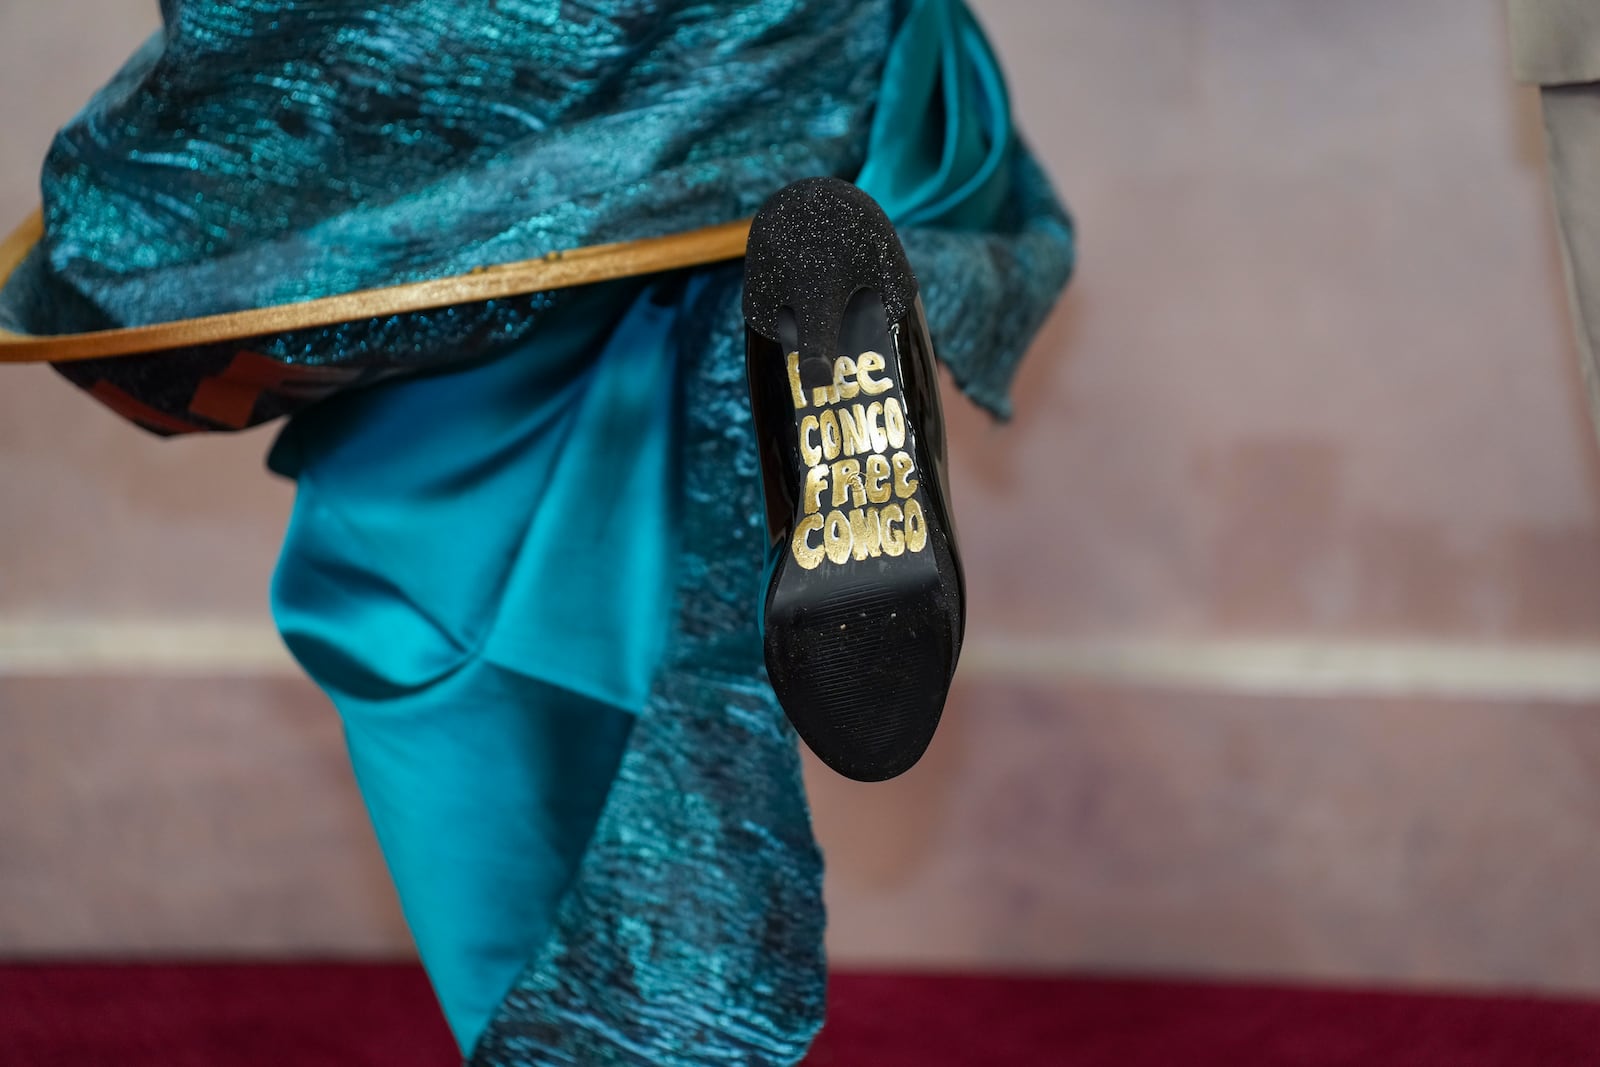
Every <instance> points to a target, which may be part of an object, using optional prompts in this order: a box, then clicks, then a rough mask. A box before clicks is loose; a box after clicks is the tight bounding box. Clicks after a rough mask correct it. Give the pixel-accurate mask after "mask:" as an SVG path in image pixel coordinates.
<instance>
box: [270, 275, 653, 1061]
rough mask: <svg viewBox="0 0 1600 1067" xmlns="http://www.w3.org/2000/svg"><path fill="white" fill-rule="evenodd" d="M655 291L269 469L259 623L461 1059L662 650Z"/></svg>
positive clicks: (295, 436) (567, 853) (622, 299)
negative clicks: (328, 708)
mask: <svg viewBox="0 0 1600 1067" xmlns="http://www.w3.org/2000/svg"><path fill="white" fill-rule="evenodd" d="M667 288H668V290H670V287H667ZM663 291H664V287H663V286H660V285H657V286H651V287H649V288H644V287H641V286H637V285H611V286H604V287H599V288H597V289H595V290H594V291H592V292H587V293H585V294H583V296H582V298H581V299H580V300H579V301H577V302H576V303H575V304H573V305H572V306H571V307H570V309H569V310H568V313H567V314H564V315H561V316H554V317H552V318H551V319H549V320H547V321H546V322H545V323H544V324H543V325H542V326H541V328H540V329H539V330H538V331H537V332H536V333H535V334H534V336H533V337H531V338H530V339H528V340H527V341H524V342H522V343H520V344H519V345H518V346H517V347H516V348H514V349H512V350H510V351H508V352H505V353H503V354H501V355H500V356H499V357H498V358H496V359H493V360H490V361H488V362H485V363H483V364H482V365H480V366H477V367H474V368H471V369H465V370H460V371H458V372H455V373H450V374H443V375H436V376H429V377H422V378H414V379H410V380H406V381H402V382H397V383H394V384H391V385H387V386H382V387H378V388H373V389H369V390H363V391H357V392H352V393H349V394H345V395H344V396H342V397H340V398H338V399H336V400H334V401H332V402H330V403H326V404H323V405H319V406H318V407H316V408H313V409H311V410H310V411H308V412H307V413H305V414H303V415H300V416H298V417H296V418H295V419H294V420H293V421H292V422H291V423H290V424H289V425H288V427H287V428H286V430H285V431H284V433H283V434H282V435H281V436H280V438H279V441H278V443H277V446H276V447H275V448H274V450H273V453H272V456H271V463H272V465H273V467H274V468H275V469H276V470H277V471H279V472H280V473H282V474H285V475H288V476H290V477H294V478H296V479H298V482H299V490H298V494H297V498H296V504H295V509H294V515H293V519H292V521H291V524H290V528H289V531H288V534H287V536H286V538H285V542H284V548H283V555H282V561H281V563H280V565H279V568H278V573H277V576H276V580H275V582H274V588H273V610H274V613H275V615H276V617H277V620H278V625H279V628H280V629H281V631H282V633H283V635H284V638H285V640H286V641H287V643H288V644H289V647H290V648H291V649H292V650H293V651H294V653H295V655H296V656H297V657H298V658H299V660H300V662H301V664H302V665H303V666H304V667H305V669H306V670H307V672H308V673H309V674H310V675H311V676H312V677H313V678H315V679H316V680H317V682H318V684H319V685H321V686H322V688H323V689H324V690H325V691H326V692H327V693H328V694H329V695H330V696H331V697H332V698H333V699H334V702H335V703H336V704H337V705H338V708H339V710H340V713H341V714H342V715H343V717H344V722H345V732H346V737H347V740H348V744H349V749H350V756H351V761H352V763H353V765H354V767H355V772H356V778H357V781H358V783H359V784H360V786H361V791H362V794H363V795H364V797H365V798H366V801H367V806H368V810H369V811H370V813H371V816H372V822H373V826H374V828H375V830H376V832H377V836H378V841H379V843H380V845H381V846H382V847H383V850H384V853H385V855H386V856H387V858H388V861H389V866H390V869H391V871H392V873H393V876H394V881H395V885H396V887H397V888H398V890H399V893H400V899H401V903H402V905H403V906H404V909H405V914H406V918H407V921H408V923H409V925H410V927H411V931H412V934H413V936H414V938H415V940H416V943H417V947H418V949H419V952H420V954H421V956H422V959H423V962H424V963H425V964H426V966H427V968H428V971H429V974H430V976H431V978H432V980H433V983H434V988H435V990H436V991H437V993H438V996H439V1000H440V1003H441V1005H442V1007H443V1008H444V1011H445V1015H446V1017H447V1018H448V1019H449V1021H450V1024H451V1027H452V1028H453V1029H454V1031H455V1033H456V1035H457V1037H458V1039H459V1041H460V1043H461V1045H462V1047H463V1048H466V1049H470V1048H471V1047H472V1044H473V1043H474V1042H475V1041H476V1039H477V1036H478V1034H479V1033H480V1032H481V1031H482V1029H483V1027H484V1025H485V1024H486V1023H487V1021H488V1018H489V1016H490V1015H491V1013H492V1012H493V1010H494V1009H495V1007H496V1006H497V1005H498V1004H499V1002H500V1000H501V999H502V998H503V997H504V996H505V993H506V991H507V989H509V988H510V985H511V982H512V980H513V979H514V978H515V977H516V975H517V973H518V972H519V971H520V970H521V968H522V966H523V965H524V964H525V963H526V962H527V960H528V958H529V957H530V956H531V955H532V954H533V952H534V950H535V949H536V948H537V947H538V945H539V944H540V942H541V941H542V940H543V938H544V937H545V936H546V935H547V934H548V932H549V927H550V921H551V917H552V916H553V914H554V911H555V905H556V902H557V901H558V900H559V898H560V895H561V893H562V892H563V891H564V890H565V889H566V886H567V883H568V881H569V880H570V878H571V876H572V872H573V871H574V870H576V868H577V864H578V860H579V859H580V857H581V855H582V850H583V847H584V845H585V844H586V843H587V841H588V837H589V833H590V831H591V830H592V828H593V825H594V822H595V820H596V818H597V817H598V815H599V810H600V805H601V803H602V802H603V801H604V799H605V795H606V791H607V790H608V788H609V786H610V782H611V778H612V776H613V775H614V774H615V771H616V766H617V761H618V759H619V758H620V756H621V750H622V745H623V743H624V740H625V739H626V737H627V733H628V726H629V725H630V724H631V722H632V714H634V713H636V712H638V711H639V710H640V709H641V708H642V707H643V706H644V702H645V697H646V695H647V694H648V692H649V687H650V683H651V680H652V676H653V673H654V670H655V667H656V664H657V663H658V662H659V659H660V655H661V650H662V647H663V645H664V643H665V640H666V635H667V629H668V622H669V614H668V612H669V610H670V607H671V593H672V584H671V574H672V570H671V563H672V560H671V554H672V551H673V549H674V541H673V531H674V529H675V522H674V518H675V516H676V514H677V510H678V503H677V494H676V490H677V485H678V483H677V479H676V477H675V472H674V467H675V464H674V462H673V451H674V435H675V425H674V419H673V408H674V401H675V391H676V381H677V376H676V366H677V360H676V356H675V352H674V350H673V348H672V346H671V344H670V343H669V340H668V339H669V338H670V336H671V326H672V320H673V317H674V314H675V312H674V310H673V308H672V307H671V306H670V305H668V306H663V302H662V301H661V295H662V293H663Z"/></svg>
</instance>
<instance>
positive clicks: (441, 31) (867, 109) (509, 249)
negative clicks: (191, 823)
mask: <svg viewBox="0 0 1600 1067" xmlns="http://www.w3.org/2000/svg"><path fill="white" fill-rule="evenodd" d="M163 11H164V13H165V15H166V21H167V28H166V30H165V32H164V33H163V34H162V35H160V36H159V37H158V38H157V39H155V40H154V41H152V42H151V43H150V45H148V46H147V47H146V48H145V49H144V50H143V51H142V52H141V53H140V54H139V55H138V56H136V57H135V58H134V60H133V61H131V62H130V64H129V66H128V68H127V69H126V70H125V71H124V72H122V74H120V75H119V76H118V77H117V79H116V80H115V81H113V83H112V84H111V85H110V86H108V87H107V89H106V90H104V91H103V92H102V93H101V94H100V96H98V97H97V98H96V99H95V100H94V101H93V102H92V103H91V104H90V106H89V107H88V108H87V109H86V110H85V112H84V113H83V114H82V115H81V116H79V118H78V119H76V120H75V121H74V122H73V123H72V124H71V125H70V126H69V127H68V128H67V129H66V130H64V131H63V133H62V135H61V137H60V138H58V140H57V142H56V145H55V147H54V148H53V150H52V152H51V155H50V157H49V159H48V160H47V163H46V169H45V180H44V188H45V197H46V217H47V239H46V241H45V243H44V244H43V246H42V247H41V249H40V251H39V253H38V254H36V255H35V256H34V257H33V258H32V259H31V260H30V261H29V263H28V264H27V265H26V266H25V268H24V270H23V271H22V272H20V273H19V275H18V276H17V278H16V279H15V280H14V282H13V284H12V285H10V286H8V287H7V289H6V290H5V291H4V292H0V319H3V320H4V321H6V322H8V323H10V324H11V325H13V326H17V327H21V328H25V329H30V330H33V331H36V332H49V331H52V330H71V329H85V328H92V327H95V326H101V325H108V324H117V323H124V324H128V323H138V322H148V321H156V320H160V319H165V318H172V317H182V316H186V315H195V314H203V313H207V312H214V311H224V310H233V309H237V308H242V307H251V306H257V305H260V304H264V303H269V302H274V301H280V300H286V299H298V298H304V297H314V296H323V295H329V294H331V293H335V292H339V291H343V290H346V289H350V288H356V287H361V286H368V285H381V284H391V283H394V282H399V281H407V280H417V279H422V278H428V277H437V276H441V275H446V274H451V273H456V272H459V271H461V270H464V269H470V268H471V267H473V266H477V265H481V264H484V263H492V262H500V261H505V260H511V259H520V258H529V257H532V256H536V255H539V254H543V253H545V252H548V251H551V250H554V249H560V248H568V247H574V246H577V245H581V244H587V243H591V242H594V241H601V240H615V239H628V238H635V237H642V236H649V235H654V234H659V233H665V232H672V231H676V230H681V229H686V228H690V227H693V226H699V225H706V224H710V223H715V222H722V221H727V220H729V219H732V218H737V217H740V216H742V215H747V214H749V213H750V212H752V211H753V210H754V209H755V207H757V206H758V205H759V203H760V202H761V200H762V199H764V198H765V196H766V195H767V194H769V193H770V192H771V191H773V190H774V189H776V188H777V187H778V186H780V185H782V184H783V183H785V182H787V181H789V180H792V179H795V178H799V177H804V176H809V175H815V174H835V175H839V176H843V177H854V178H855V179H856V180H857V181H858V182H859V183H860V184H861V185H862V186H863V187H864V188H866V189H867V190H868V191H869V192H871V193H873V195H875V196H877V197H878V198H879V199H880V200H881V201H882V202H883V203H884V204H885V206H886V207H887V208H888V210H889V211H890V213H891V216H892V217H893V218H895V220H896V221H897V223H899V224H900V226H901V229H902V237H903V239H904V241H905V244H906V246H907V250H908V252H909V253H910V255H911V259H912V262H913V265H914V267H915V268H916V270H917V272H918V275H919V278H920V280H921V283H922V290H923V298H924V303H925V304H926V307H927V310H928V314H929V319H930V323H931V326H932V329H933V336H934V340H935V343H936V345H937V346H938V348H939V353H940V356H941V358H942V359H943V360H944V361H945V362H946V363H947V365H949V366H950V368H951V370H952V371H953V372H954V375H955V378H956V381H957V383H958V384H959V385H960V386H961V387H962V388H963V389H964V390H965V391H966V392H967V393H968V395H969V396H971V397H973V398H974V399H975V400H977V401H978V402H979V403H981V404H983V405H984V406H985V407H987V408H989V409H990V410H991V411H994V412H996V413H997V414H1004V413H1005V412H1006V410H1007V404H1006V389H1007V385H1008V383H1009V380H1010V376H1011V373H1012V371H1013V369H1014V367H1015V365H1016V362H1017V360H1018V359H1019V358H1020V357H1021V355H1022V352H1023V350H1024V349H1025V347H1026V345H1027V343H1028V341H1029V339H1030V338H1031V337H1032V335H1033V333H1034V331H1035V330H1036V329H1037V327H1038V325H1039V323H1040V322H1041V321H1042V319H1043V317H1044V315H1045V313H1046V311H1047V310H1048V308H1049V305H1050V304H1051V302H1052V300H1053V299H1054V297H1055V294H1056V293H1057V291H1058V290H1059V289H1060V287H1061V285H1062V284H1063V283H1064V281H1065V279H1066V276H1067V273H1068V271H1069V269H1070V266H1071V261H1072V241H1071V231H1070V227H1069V224H1068V222H1067V220H1066V217H1065V215H1064V214H1063V212H1062V210H1061V209H1060V207H1059V205H1058V204H1057V203H1056V201H1055V199H1054V197H1053V195H1052V193H1051V191H1050V188H1049V185H1048V183H1047V181H1046V180H1045V179H1044V177H1043V176H1042V174H1041V173H1040V172H1039V170H1038V168H1037V167H1036V165H1035V164H1034V163H1033V161H1032V159H1031V158H1030V157H1029V156H1028V154H1027V152H1026V151H1025V150H1024V148H1023V147H1022V146H1021V144H1020V143H1019V142H1018V141H1017V139H1016V137H1015V135H1014V133H1013V131H1012V129H1011V116H1010V111H1009V104H1008V102H1007V100H1006V97H1005V89H1004V84H1003V80H1002V78H1001V76H1000V72H999V69H998V66H997V65H996V63H995V62H994V59H993V56H992V55H991V54H990V52H989V50H988V47H987V45H986V43H985V42H984V41H983V38H982V34H981V32H980V31H979V30H978V28H977V25H976V23H975V22H973V21H972V19H971V16H970V14H969V13H968V12H967V11H966V9H965V7H964V6H963V5H962V4H961V3H959V2H958V0H904V2H895V0H755V2H752V3H740V4H716V3H704V2H701V3H694V2H689V0H650V2H647V0H634V2H628V0H587V2H583V0H497V2H493V3H491V2H489V0H480V2H461V0H409V2H402V3H394V4H388V5H383V6H377V5H370V6H369V5H362V4H356V3H350V2H346V0H294V2H291V0H236V2H226V3H225V2H222V0H168V2H167V3H165V4H164V5H163ZM740 284H741V279H740V273H739V269H738V267H737V266H726V267H720V268H708V269H704V270H699V271H694V272H687V273H686V274H683V275H678V276H674V277H669V278H659V279H650V280H645V281H641V282H634V283H618V284H614V285H609V286H602V287H596V288H593V289H590V290H584V291H574V292H568V293H558V294H541V295H536V296H532V297H528V298H524V299H519V300H510V301H498V302H494V303H492V304H483V305H474V306H470V307H463V308H454V309H445V310H441V311H439V312H429V313H419V314H416V315H405V316H395V317H392V318H389V319H385V320H381V321H370V322H356V323H349V324H345V325H342V326H340V327H334V328H329V329H327V330H309V331H303V332H301V333H297V334H294V335H283V336H279V337H274V338H265V339H262V341H261V343H260V344H259V345H256V346H255V347H257V348H258V349H259V350H261V351H262V352H264V353H265V354H267V355H269V356H271V357H273V358H276V359H279V360H282V361H284V362H291V363H292V362H301V363H308V364H318V365H322V364H327V365H337V366H342V367H352V368H358V369H363V370H377V371H389V370H396V369H398V370H405V371H411V372H414V373H413V374H412V376H410V377H406V378H403V379H400V380H395V381H387V382H385V383H383V384H379V385H375V386H371V387H369V388H365V389H359V390H352V391H349V392H346V393H344V394H341V395H340V396H337V397H335V398H334V399H332V400H330V401H325V402H323V403H321V404H318V405H316V406H314V407H311V408H309V409H307V410H305V411H303V412H301V413H300V414H297V415H296V416H295V417H294V418H293V420H292V421H291V422H290V423H289V425H288V427H287V428H286V430H285V432H284V433H283V435H282V437H281V439H280V441H279V444H278V446H277V447H276V449H275V450H274V454H273V458H272V462H273V465H274V467H275V468H276V469H278V470H279V471H281V472H283V473H286V474H290V475H292V476H295V477H297V478H299V480H300V492H299V495H298V498H297V502H296V507H295V513H294V517H293V521H292V524H291V528H290V532H289V535H288V537H287V539H286V544H285V549H284V555H283V558H282V561H281V563H280V567H279V572H278V576H277V579H276V581H275V588H274V608H275V611H276V613H277V617H278V619H279V623H280V626H281V627H282V629H283V631H284V633H285V636H286V638H287V640H288V641H289V643H290V645H291V648H292V649H293V650H294V651H295V653H296V655H297V656H298V657H299V658H300V660H301V662H302V663H303V664H304V665H305V667H306V669H307V670H308V671H309V673H311V675H312V676H313V677H314V678H316V679H317V680H318V682H319V683H320V684H322V685H323V687H324V688H325V689H326V690H327V691H328V692H329V694H330V695H331V696H332V697H333V699H334V701H335V703H336V704H337V706H338V707H339V710H340V713H341V714H342V715H343V716H344V721H345V725H346V732H347V736H348V739H349V745H350V751H351V758H352V762H353V764H354V767H355V770H356V774H357V777H358V780H359V782H360V784H361V787H362V791H363V794H364V796H365V797H366V800H367V803H368V807H369V810H370V811H371V813H372V818H373V822H374V826H375V829H376V831H377V834H378V837H379V840H380V843H381V844H382V845H383V847H384V850H385V854H386V856H387V858H388V860H389V863H390V866H391V870H392V871H393V873H394V876H395V879H396V884H397V886H398V888H399V890H400V893H401V898H402V902H403V904H404V906H405V908H406V912H407V916H408V920H409V921H410V922H411V925H412V928H413V931H414V933H415V934H416V937H417V941H418V945H419V948H420V950H421V952H422V954H423V958H424V962H425V963H426V964H427V966H428V968H429V972H430V975H431V976H432V978H433V980H434V982H435V987H436V989H437V991H438V993H439V996H440V1000H441V1003H442V1005H443V1006H444V1009H445V1011H446V1014H447V1016H448V1017H449V1018H450V1021H451V1024H452V1026H453V1027H454V1029H455V1032H456V1034H457V1037H458V1039H459V1040H460V1042H461V1044H462V1046H463V1048H464V1049H466V1050H469V1052H470V1054H471V1058H472V1062H473V1064H475V1065H477V1067H520V1065H533V1064H541V1065H542V1064H582V1065H585V1067H590V1065H606V1064H630V1065H631V1064H639V1065H644V1064H651V1065H665V1067H680V1065H681V1067H691V1065H712V1064H718V1065H721V1064H750V1065H769V1064H770V1065H780V1064H782V1065H787V1064H794V1063H797V1062H798V1061H799V1060H800V1059H801V1058H802V1057H803V1055H804V1052H805V1049H806V1048H807V1046H808V1045H809V1043H810V1041H811V1038H812V1036H813V1035H814V1033H815V1031H816V1028H817V1027H818V1025H819V1024H820V1022H821V1018H822V1011H823V978H824V959H823V953H822V929H823V911H822V902H821V860H820V856H819V855H818V853H817V850H816V846H815V844H814V842H813V840H812V837H811V830H810V824H809V818H808V815H807V812H806V807H805V802H804V794H803V788H802V784H801V779H800V774H799V765H798V759H797V755H796V752H795V746H794V740H793V735H792V733H791V732H790V731H789V729H788V727H787V725H786V723H785V722H784V720H783V717H782V714H781V712H780V710H779V709H778V708H777V706H776V704H775V702H774V700H773V697H772V694H771V690H770V688H769V687H768V685H767V683H766V679H765V675H764V671H763V667H762V663H761V651H760V643H759V640H758V637H757V633H756V617H757V604H758V598H759V575H760V568H761V560H762V550H763V546H764V540H765V532H764V528H763V525H762V521H761V518H760V516H761V501H760V489H759V485H760V480H759V472H758V468H757V459H756V451H755V447H754V441H753V438H752V431H751V425H750V417H749V411H748V405H747V401H746V398H745V393H744V369H743V359H742V350H741V344H742V328H741V323H740V317H739V292H740ZM129 365H130V366H131V365H134V364H132V363H130V364H129ZM138 366H139V367H140V369H139V370H138V371H137V372H128V373H131V374H133V375H134V376H135V377H137V378H138V379H139V380H138V381H137V382H132V383H130V387H131V385H133V384H137V385H138V386H140V388H141V389H147V390H151V391H157V392H158V391H159V390H160V389H161V388H162V386H163V379H162V375H163V373H164V372H163V368H162V367H161V365H159V364H138ZM99 372H100V371H96V373H99ZM106 373H115V371H111V370H107V371H106ZM180 399H181V398H180ZM958 503H959V502H958Z"/></svg>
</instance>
